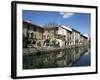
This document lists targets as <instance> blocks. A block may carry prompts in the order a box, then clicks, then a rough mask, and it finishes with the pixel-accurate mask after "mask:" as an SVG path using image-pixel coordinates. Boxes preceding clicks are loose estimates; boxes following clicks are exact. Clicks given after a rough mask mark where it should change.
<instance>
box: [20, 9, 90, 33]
mask: <svg viewBox="0 0 100 80" xmlns="http://www.w3.org/2000/svg"><path fill="white" fill-rule="evenodd" d="M22 17H23V20H31V21H32V23H33V24H36V25H40V26H43V25H45V24H48V23H56V24H60V25H69V26H70V27H72V28H74V29H76V30H78V31H79V32H81V33H88V34H90V26H91V25H90V24H91V23H90V21H91V14H90V13H71V12H55V11H54V12H52V11H33V10H23V16H22Z"/></svg>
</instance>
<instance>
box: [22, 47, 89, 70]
mask: <svg viewBox="0 0 100 80" xmlns="http://www.w3.org/2000/svg"><path fill="white" fill-rule="evenodd" d="M87 56H88V57H87ZM81 59H82V60H81ZM86 60H87V61H86ZM87 62H88V63H87ZM84 63H86V64H84ZM89 65H90V49H89V48H88V47H80V48H69V49H65V50H63V51H61V50H60V51H58V50H57V51H52V52H48V53H47V52H38V53H35V54H28V55H23V69H37V68H57V67H73V66H89Z"/></svg>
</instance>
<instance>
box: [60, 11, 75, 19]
mask: <svg viewBox="0 0 100 80" xmlns="http://www.w3.org/2000/svg"><path fill="white" fill-rule="evenodd" d="M60 14H61V15H62V17H63V18H70V17H72V16H73V15H74V14H75V13H70V12H60Z"/></svg>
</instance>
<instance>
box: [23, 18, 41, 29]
mask: <svg viewBox="0 0 100 80" xmlns="http://www.w3.org/2000/svg"><path fill="white" fill-rule="evenodd" d="M23 23H26V24H28V25H31V26H35V27H37V28H41V29H43V27H41V26H39V25H36V24H33V23H31V22H29V21H25V20H23Z"/></svg>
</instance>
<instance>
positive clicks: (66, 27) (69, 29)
mask: <svg viewBox="0 0 100 80" xmlns="http://www.w3.org/2000/svg"><path fill="white" fill-rule="evenodd" d="M61 27H62V28H64V29H66V30H68V31H72V29H71V28H70V27H68V26H65V25H62V26H61Z"/></svg>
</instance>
